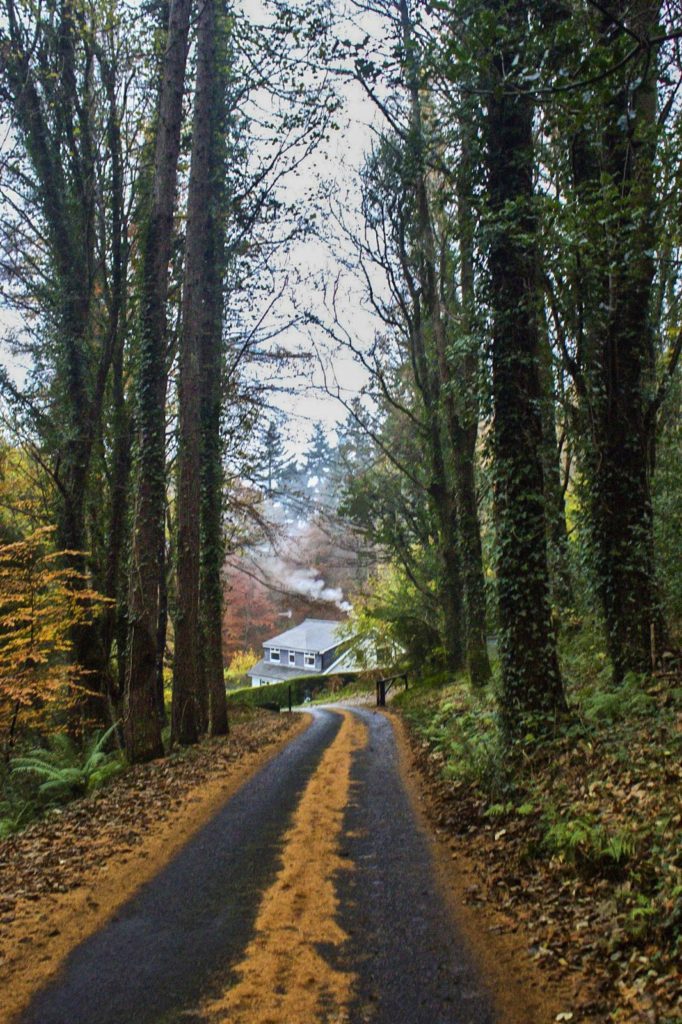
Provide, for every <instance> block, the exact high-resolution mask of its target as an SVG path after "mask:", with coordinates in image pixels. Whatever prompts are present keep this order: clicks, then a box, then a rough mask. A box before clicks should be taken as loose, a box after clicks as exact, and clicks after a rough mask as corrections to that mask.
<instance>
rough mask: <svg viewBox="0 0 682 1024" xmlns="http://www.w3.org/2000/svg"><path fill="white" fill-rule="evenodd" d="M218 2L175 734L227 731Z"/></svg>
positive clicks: (210, 29)
mask: <svg viewBox="0 0 682 1024" xmlns="http://www.w3.org/2000/svg"><path fill="white" fill-rule="evenodd" d="M217 7H218V3H217V0H206V2H205V3H204V4H203V6H202V8H201V11H200V15H199V22H198V30H197V31H198V35H197V81H196V92H195V100H194V124H193V132H192V163H191V172H190V183H189V199H188V210H187V243H186V259H185V289H184V294H183V331H182V341H181V348H180V452H179V482H178V559H177V566H178V617H177V622H176V637H175V666H174V678H173V735H174V738H175V739H177V740H178V741H179V742H181V743H192V742H195V741H196V739H197V736H198V735H199V733H200V732H202V731H203V730H204V729H206V728H207V727H208V728H209V730H210V732H211V733H212V735H219V734H224V733H225V732H227V705H226V701H225V677H224V672H223V661H222V585H221V578H220V571H221V568H222V543H221V542H222V533H221V531H222V515H221V512H222V493H221V491H222V488H221V484H222V474H221V439H220V403H221V379H222V308H223V295H222V271H223V258H224V253H223V250H224V241H223V239H224V231H225V228H224V217H223V216H222V215H221V214H222V213H223V211H222V197H223V191H224V185H223V179H224V177H225V172H226V167H225V153H226V145H225V140H224V137H223V134H224V132H225V131H226V130H227V125H226V123H225V122H226V119H225V103H226V88H227V83H226V81H225V68H224V65H225V59H226V54H225V52H224V49H225V47H224V45H222V44H224V42H225V38H224V37H225V31H226V28H225V24H224V17H221V12H219V11H217Z"/></svg>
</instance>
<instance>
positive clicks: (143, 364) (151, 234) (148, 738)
mask: <svg viewBox="0 0 682 1024" xmlns="http://www.w3.org/2000/svg"><path fill="white" fill-rule="evenodd" d="M190 9H191V0H172V3H171V7H170V14H169V22H168V35H167V46H166V52H165V55H164V62H163V72H162V79H161V86H160V94H159V115H158V129H157V139H156V152H155V157H154V178H153V187H152V197H151V203H150V210H149V214H148V220H147V223H146V224H145V227H144V235H143V240H142V252H141V257H142V295H141V300H140V358H139V369H138V378H137V422H138V429H139V438H138V449H137V465H136V484H135V506H134V522H133V541H132V551H131V574H130V598H129V615H130V627H129V637H128V656H127V660H126V694H125V713H124V735H125V741H126V749H127V752H128V756H129V757H130V759H131V760H132V761H146V760H150V759H151V758H154V757H159V756H161V755H162V754H163V744H162V742H161V727H160V723H159V716H158V714H157V711H156V665H157V650H156V643H157V629H158V610H159V572H158V552H159V550H160V546H161V542H162V538H163V531H164V526H165V524H164V507H165V475H166V474H165V405H166V375H167V374H166V303H167V295H168V267H169V261H170V254H171V240H172V234H173V213H174V210H175V190H176V178H177V164H178V156H179V150H180V128H181V123H182V100H183V95H184V86H185V65H186V61H187V47H188V33H189V19H190Z"/></svg>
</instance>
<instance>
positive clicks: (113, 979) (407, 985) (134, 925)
mask: <svg viewBox="0 0 682 1024" xmlns="http://www.w3.org/2000/svg"><path fill="white" fill-rule="evenodd" d="M313 714H314V721H313V722H312V724H311V726H310V728H309V729H307V730H306V731H305V732H304V733H302V734H300V735H299V736H298V737H297V738H296V739H294V740H293V741H292V743H291V744H290V745H289V746H288V747H287V748H286V749H285V750H284V751H283V752H282V753H281V754H279V755H278V756H277V757H276V758H275V759H274V760H272V761H270V762H269V763H268V764H267V765H266V766H265V767H264V768H263V769H262V770H261V771H260V772H259V773H258V774H257V775H255V776H254V777H253V778H251V779H250V781H248V782H247V783H246V784H245V785H244V786H243V787H242V788H241V789H240V790H239V792H238V793H237V794H236V795H235V796H234V797H233V798H232V799H231V800H230V801H229V803H227V804H226V805H225V807H224V808H223V809H222V811H220V813H219V814H218V815H217V816H216V817H215V818H214V819H213V820H212V821H211V822H210V823H209V824H208V825H207V826H205V827H204V828H203V829H202V830H201V831H200V832H199V833H198V834H197V835H196V836H195V838H194V839H192V840H191V841H190V842H189V844H188V845H187V846H186V847H185V848H184V849H183V850H182V851H181V853H180V854H179V855H178V856H176V857H175V858H174V859H173V860H172V861H171V862H170V863H169V864H168V866H167V867H166V868H165V869H164V870H163V871H162V872H161V873H160V874H159V875H157V877H156V878H155V879H154V880H153V881H151V882H150V883H148V884H147V885H146V886H144V887H143V888H142V889H141V890H140V891H139V892H138V894H137V895H136V896H135V897H134V898H133V899H131V900H130V902H129V903H128V904H126V905H125V906H124V907H123V909H122V910H121V911H120V912H119V913H118V914H117V915H116V916H115V917H114V919H113V920H111V921H110V922H109V924H107V925H106V927H105V928H103V929H102V931H100V932H99V933H97V934H96V935H94V936H93V937H92V938H90V939H88V940H87V941H86V942H84V943H83V944H82V945H81V946H80V947H78V949H76V950H75V952H74V953H73V954H72V955H71V957H70V958H69V959H68V961H67V962H66V964H65V967H64V969H63V971H62V972H61V974H60V975H59V977H58V978H57V979H56V980H55V981H54V982H53V983H52V984H51V985H50V986H49V987H48V988H46V989H45V990H44V991H42V992H41V993H39V995H38V996H37V997H36V998H35V999H34V1001H33V1003H32V1004H31V1006H30V1007H29V1009H28V1011H27V1012H26V1013H25V1014H24V1016H23V1017H22V1019H21V1024H317V1022H320V1024H342V1022H343V1024H363V1022H371V1024H492V1022H493V1020H494V1018H493V1014H492V1011H491V1009H490V1004H489V1001H488V999H487V997H486V995H485V992H484V990H483V987H482V985H481V983H480V981H479V980H478V979H477V977H476V974H475V971H474V970H473V968H472V967H471V965H470V964H469V963H468V962H467V959H466V956H465V954H464V952H463V950H462V948H461V943H460V941H459V940H458V936H457V934H456V929H455V926H454V924H453V922H452V920H451V918H450V916H449V914H448V912H447V910H446V908H445V905H444V902H443V900H442V898H441V896H440V895H439V892H438V890H437V886H436V882H435V877H434V872H433V866H432V863H431V858H430V853H429V844H428V840H427V838H426V836H425V835H424V834H423V832H422V831H421V828H420V826H419V824H418V823H417V821H416V819H415V815H414V812H413V810H412V808H411V806H410V801H409V798H408V796H407V793H406V791H405V787H404V784H403V782H402V780H401V776H400V772H399V766H398V755H397V749H396V743H395V738H394V735H393V730H392V726H391V724H390V721H389V720H388V719H386V718H385V717H384V716H383V715H380V714H377V713H374V712H372V711H369V710H364V709H358V708H353V709H349V710H343V711H342V710H340V709H334V708H328V709H319V710H316V711H314V712H313Z"/></svg>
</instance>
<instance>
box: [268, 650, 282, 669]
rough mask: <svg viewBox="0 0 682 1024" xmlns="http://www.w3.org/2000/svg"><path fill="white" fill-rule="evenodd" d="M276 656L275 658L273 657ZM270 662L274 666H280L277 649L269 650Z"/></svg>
mask: <svg viewBox="0 0 682 1024" xmlns="http://www.w3.org/2000/svg"><path fill="white" fill-rule="evenodd" d="M275 655H277V657H275ZM270 661H272V662H274V663H275V665H279V664H280V656H279V647H271V648H270Z"/></svg>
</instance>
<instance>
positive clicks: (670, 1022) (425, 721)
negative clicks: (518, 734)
mask: <svg viewBox="0 0 682 1024" xmlns="http://www.w3.org/2000/svg"><path fill="white" fill-rule="evenodd" d="M680 682H681V680H680V673H679V671H677V672H672V671H670V672H668V673H665V674H659V675H658V676H657V677H655V678H654V679H653V680H649V681H646V682H643V681H642V680H640V679H636V678H631V679H629V680H628V682H627V685H626V687H625V688H624V689H620V690H619V691H609V690H608V689H604V688H602V687H600V686H599V685H597V684H592V685H590V686H589V687H585V688H584V689H583V690H582V691H581V692H579V693H574V694H573V695H572V698H573V701H574V703H575V706H576V717H575V720H574V724H573V725H571V726H570V727H569V728H568V730H567V731H566V732H564V733H563V734H562V735H561V736H558V737H557V738H555V739H552V740H548V741H547V742H545V743H542V744H540V745H538V746H536V747H535V748H534V749H533V750H532V753H529V752H527V751H526V750H524V749H523V747H521V748H520V749H518V750H516V751H505V749H504V747H503V746H502V745H501V744H500V743H499V742H498V739H497V730H496V722H495V717H494V709H493V701H492V699H491V698H489V697H488V698H481V697H478V698H476V697H474V696H472V694H471V692H470V690H468V689H467V687H466V686H464V685H462V684H460V683H454V684H451V685H446V686H445V687H439V688H428V687H417V688H415V689H414V690H413V691H410V692H409V693H407V694H405V695H401V696H400V698H398V700H397V701H396V702H395V704H396V705H397V706H398V707H399V708H400V710H401V712H402V714H403V716H404V718H405V719H406V721H407V723H408V725H409V727H410V734H411V739H412V744H413V751H414V756H415V761H416V763H417V766H418V767H419V769H420V770H421V772H422V774H423V775H424V776H425V777H426V779H427V781H428V787H429V791H430V794H431V796H432V798H433V799H432V801H431V809H432V812H433V814H434V816H435V818H436V823H437V825H438V827H439V830H441V831H442V832H444V833H445V834H447V835H448V837H449V839H450V841H451V845H452V848H453V851H455V852H457V853H459V854H461V855H463V856H464V857H466V858H467V859H468V860H469V861H473V862H475V864H476V866H477V869H480V873H479V875H478V881H477V884H476V885H475V886H472V887H471V888H470V889H469V890H468V891H467V893H466V902H468V903H473V904H476V903H479V902H480V903H487V904H488V905H489V906H493V907H494V908H495V910H496V911H497V912H498V913H499V915H500V928H501V930H504V931H507V932H515V933H516V935H517V937H518V941H519V945H520V946H521V947H522V948H523V947H525V948H526V949H527V950H528V954H529V956H530V957H532V958H533V960H534V961H535V963H536V965H537V966H538V967H539V968H540V970H541V971H543V972H546V975H547V978H548V981H549V982H550V984H551V981H552V980H553V979H556V980H559V979H562V980H563V979H569V980H570V981H571V982H572V983H573V985H572V987H573V989H574V991H575V992H576V1001H575V1005H574V1006H573V1007H572V1009H571V1012H572V1014H573V1016H572V1018H570V1019H571V1020H573V1021H574V1022H576V1024H578V1022H588V1021H589V1022H597V1021H599V1022H604V1024H606V1022H609V1024H639V1022H642V1024H644V1022H646V1024H680V1021H682V973H681V971H680V966H679V965H680V962H681V956H682V844H681V842H680V839H681V837H682V803H681V799H680V794H681V792H682V785H681V783H682V768H681V767H680V765H681V761H682V759H681V757H680V755H681V753H682V688H681V686H680ZM528 749H529V750H530V749H531V748H530V747H529V748H528Z"/></svg>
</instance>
